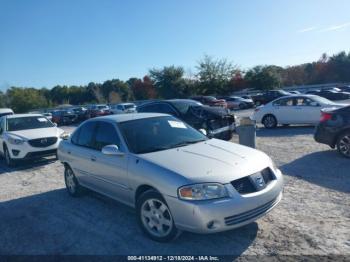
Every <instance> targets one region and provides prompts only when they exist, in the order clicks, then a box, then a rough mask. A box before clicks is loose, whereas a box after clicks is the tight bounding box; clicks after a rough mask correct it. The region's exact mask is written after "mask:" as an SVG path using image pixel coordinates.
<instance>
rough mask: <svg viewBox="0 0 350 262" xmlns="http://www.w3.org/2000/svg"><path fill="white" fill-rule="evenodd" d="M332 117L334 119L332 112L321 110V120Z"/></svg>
mask: <svg viewBox="0 0 350 262" xmlns="http://www.w3.org/2000/svg"><path fill="white" fill-rule="evenodd" d="M330 119H332V114H330V113H325V112H321V120H320V121H321V122H325V121H327V120H330Z"/></svg>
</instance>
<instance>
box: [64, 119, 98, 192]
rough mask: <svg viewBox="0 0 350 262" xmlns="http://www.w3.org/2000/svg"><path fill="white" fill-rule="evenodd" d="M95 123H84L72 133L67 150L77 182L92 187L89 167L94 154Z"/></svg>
mask: <svg viewBox="0 0 350 262" xmlns="http://www.w3.org/2000/svg"><path fill="white" fill-rule="evenodd" d="M95 131H96V122H95V121H90V122H86V123H85V124H83V125H82V126H80V127H79V129H78V130H77V131H76V132H74V134H73V136H72V138H71V146H70V147H69V148H68V149H67V154H68V155H69V159H70V161H69V164H70V166H71V168H72V169H73V171H74V173H75V175H76V176H77V177H78V179H79V182H81V183H82V184H83V185H86V186H89V187H91V186H93V185H94V182H93V179H92V176H91V167H92V165H93V163H92V162H93V161H92V156H93V153H94V152H95V150H94V148H93V142H94V134H95Z"/></svg>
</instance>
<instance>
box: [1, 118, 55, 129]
mask: <svg viewBox="0 0 350 262" xmlns="http://www.w3.org/2000/svg"><path fill="white" fill-rule="evenodd" d="M47 127H54V124H53V123H52V122H50V121H49V120H48V119H47V118H46V117H44V116H26V117H16V118H8V119H7V131H20V130H28V129H37V128H47Z"/></svg>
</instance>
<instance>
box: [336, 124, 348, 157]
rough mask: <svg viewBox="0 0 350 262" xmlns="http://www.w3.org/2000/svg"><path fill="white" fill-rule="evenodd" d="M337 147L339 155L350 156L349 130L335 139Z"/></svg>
mask: <svg viewBox="0 0 350 262" xmlns="http://www.w3.org/2000/svg"><path fill="white" fill-rule="evenodd" d="M337 149H338V152H339V153H340V154H341V155H343V156H345V157H348V158H350V131H347V132H345V133H343V134H341V135H340V136H339V138H338V140H337Z"/></svg>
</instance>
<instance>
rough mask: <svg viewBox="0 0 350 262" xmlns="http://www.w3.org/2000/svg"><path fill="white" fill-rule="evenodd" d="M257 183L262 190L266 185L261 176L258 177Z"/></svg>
mask: <svg viewBox="0 0 350 262" xmlns="http://www.w3.org/2000/svg"><path fill="white" fill-rule="evenodd" d="M255 183H256V185H257V187H259V188H261V187H263V186H264V185H265V181H264V179H263V178H262V177H261V176H258V177H257V178H255Z"/></svg>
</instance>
